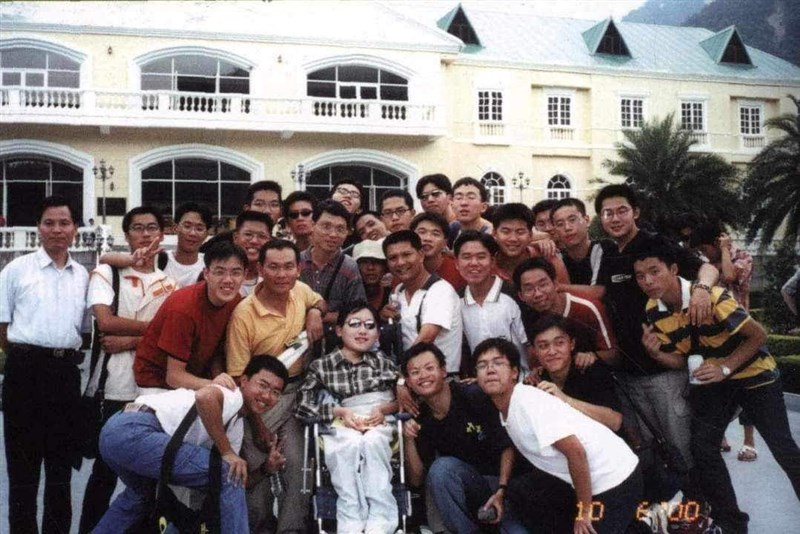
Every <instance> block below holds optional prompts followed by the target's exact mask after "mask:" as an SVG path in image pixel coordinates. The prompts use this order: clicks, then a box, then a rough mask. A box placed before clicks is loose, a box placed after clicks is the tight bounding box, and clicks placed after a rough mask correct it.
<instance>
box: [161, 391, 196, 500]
mask: <svg viewBox="0 0 800 534" xmlns="http://www.w3.org/2000/svg"><path fill="white" fill-rule="evenodd" d="M195 419H197V404H192V407H191V408H189V411H188V412H187V413H186V415H185V416H184V417H183V419H182V420H181V424H180V425H178V429H177V430H176V431H175V433H174V434H172V437H171V438H170V440H169V443H167V448H166V449H165V450H164V456H163V458H162V460H161V477H160V478H159V479H158V486H159V489H158V490H157V492H156V499H158V498H159V496H160V495H161V493H162V486H166V485H167V484H169V479H170V477H171V476H172V468H173V464H174V463H175V456H176V455H177V454H178V448H179V447H180V446H181V445H182V444H183V438H184V437H186V433H187V432H188V431H189V427H191V426H192V423H194V421H195Z"/></svg>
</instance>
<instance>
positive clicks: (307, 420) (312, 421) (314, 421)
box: [297, 415, 322, 426]
mask: <svg viewBox="0 0 800 534" xmlns="http://www.w3.org/2000/svg"><path fill="white" fill-rule="evenodd" d="M297 418H298V419H299V420H300V422H301V423H303V424H304V425H308V426H313V425H319V424H322V418H321V417H320V416H318V415H312V416H309V417H300V416H299V415H298V416H297Z"/></svg>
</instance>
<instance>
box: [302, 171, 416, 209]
mask: <svg viewBox="0 0 800 534" xmlns="http://www.w3.org/2000/svg"><path fill="white" fill-rule="evenodd" d="M342 178H352V179H354V180H356V181H357V182H359V183H360V184H361V185H363V186H364V194H365V196H366V197H367V198H362V199H361V208H362V209H365V210H366V209H370V210H375V209H377V207H378V202H380V199H381V195H382V194H383V193H384V192H385V191H388V190H389V189H404V190H405V189H406V188H407V187H408V177H407V176H404V175H403V174H401V173H399V172H390V171H388V170H385V169H380V168H378V167H374V166H371V165H359V164H357V163H354V164H350V165H348V164H342V165H327V166H325V167H319V168H317V169H314V170H313V171H310V172H309V173H308V175H307V176H306V191H308V192H309V193H311V194H313V195H314V196H315V197H316V198H317V199H318V200H323V199H326V198H328V197H330V194H331V190H332V189H333V184H334V183H335V182H336V181H337V180H340V179H342Z"/></svg>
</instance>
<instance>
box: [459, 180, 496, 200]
mask: <svg viewBox="0 0 800 534" xmlns="http://www.w3.org/2000/svg"><path fill="white" fill-rule="evenodd" d="M468 185H471V186H474V187H477V188H478V191H480V194H481V202H489V192H488V191H487V190H486V186H485V185H483V184H482V183H480V181H478V180H476V179H475V178H473V177H471V176H465V177H463V178H459V179H458V180H456V183H454V184H453V193H455V190H456V189H458V188H459V187H465V186H468Z"/></svg>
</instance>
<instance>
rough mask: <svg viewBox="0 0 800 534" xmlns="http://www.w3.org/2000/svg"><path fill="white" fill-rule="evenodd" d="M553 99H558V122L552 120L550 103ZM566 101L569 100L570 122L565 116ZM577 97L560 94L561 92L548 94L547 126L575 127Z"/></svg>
mask: <svg viewBox="0 0 800 534" xmlns="http://www.w3.org/2000/svg"><path fill="white" fill-rule="evenodd" d="M551 99H556V117H555V118H556V122H555V123H551V122H550V104H551V102H550V101H551ZM564 102H568V103H569V106H568V108H569V109H568V110H567V113H568V118H569V120H568V122H565V118H564V112H563V107H564ZM574 102H575V97H574V95H559V94H548V95H547V104H546V108H545V113H546V115H547V126H548V127H550V128H574V127H575V121H574V117H575V106H574Z"/></svg>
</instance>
